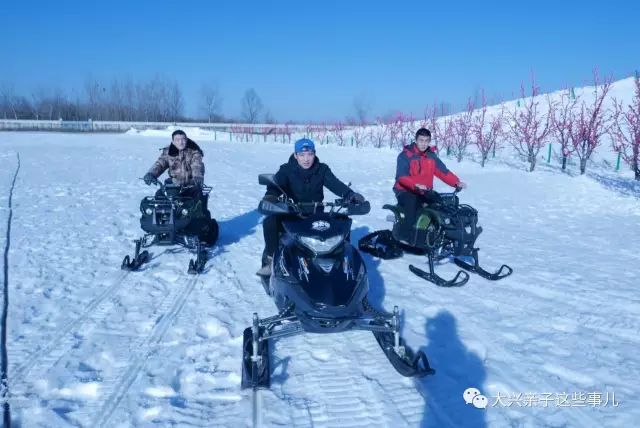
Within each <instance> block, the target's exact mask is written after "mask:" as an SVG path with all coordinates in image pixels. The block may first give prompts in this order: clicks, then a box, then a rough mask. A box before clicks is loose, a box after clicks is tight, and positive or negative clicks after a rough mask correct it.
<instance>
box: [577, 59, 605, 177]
mask: <svg viewBox="0 0 640 428" xmlns="http://www.w3.org/2000/svg"><path fill="white" fill-rule="evenodd" d="M593 80H594V88H593V103H592V104H590V105H587V104H586V103H585V102H584V101H583V102H582V104H581V107H580V113H579V114H577V115H576V117H575V120H574V125H575V131H574V132H572V133H571V136H572V144H573V151H574V152H575V153H576V154H577V155H578V158H579V159H580V174H584V173H585V171H586V169H587V161H588V160H589V158H590V157H591V155H592V154H593V152H594V150H595V149H596V148H597V147H598V146H599V145H600V143H601V137H602V136H603V135H604V134H605V133H607V132H608V131H609V129H608V128H609V118H608V117H607V116H606V114H605V111H604V109H603V108H602V103H603V101H604V99H605V98H606V96H607V93H608V92H609V89H610V88H611V82H612V80H613V79H612V78H610V77H608V78H605V79H604V82H603V83H602V85H601V84H600V81H599V78H598V73H597V71H594V72H593Z"/></svg>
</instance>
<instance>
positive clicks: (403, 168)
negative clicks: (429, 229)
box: [393, 128, 467, 245]
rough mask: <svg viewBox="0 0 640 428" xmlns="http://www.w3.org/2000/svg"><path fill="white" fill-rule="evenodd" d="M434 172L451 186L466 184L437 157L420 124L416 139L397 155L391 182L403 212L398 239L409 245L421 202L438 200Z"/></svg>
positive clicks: (433, 145) (414, 236) (429, 135)
mask: <svg viewBox="0 0 640 428" xmlns="http://www.w3.org/2000/svg"><path fill="white" fill-rule="evenodd" d="M434 176H436V177H438V178H439V179H440V180H442V181H443V182H444V183H446V184H448V185H449V186H451V187H455V188H460V189H464V188H465V187H467V185H466V184H465V183H464V182H462V181H460V179H459V178H458V177H457V176H456V175H455V174H454V173H453V172H452V171H449V170H448V169H447V167H446V166H445V164H444V163H443V162H442V160H440V158H439V157H438V154H437V152H436V147H435V144H433V143H432V142H431V131H429V130H428V129H426V128H420V129H418V131H417V132H416V141H415V143H413V144H411V145H409V146H406V147H405V148H404V149H403V150H402V152H401V153H400V154H399V155H398V160H397V164H396V183H395V185H394V186H393V192H394V193H395V195H396V198H397V199H398V205H399V206H400V207H401V208H402V211H403V213H404V216H405V217H404V221H403V222H402V225H399V228H398V233H399V238H400V239H399V240H401V241H405V242H407V243H409V244H410V245H415V240H416V237H417V233H416V227H415V226H416V213H417V211H418V209H419V208H420V206H421V205H422V203H424V202H426V203H433V202H438V201H440V195H438V193H436V192H435V191H434V190H433V178H434Z"/></svg>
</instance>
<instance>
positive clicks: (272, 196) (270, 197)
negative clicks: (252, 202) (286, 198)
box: [262, 195, 278, 204]
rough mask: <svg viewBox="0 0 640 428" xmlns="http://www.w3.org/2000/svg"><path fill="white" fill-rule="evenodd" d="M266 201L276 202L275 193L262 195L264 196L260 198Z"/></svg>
mask: <svg viewBox="0 0 640 428" xmlns="http://www.w3.org/2000/svg"><path fill="white" fill-rule="evenodd" d="M262 199H264V200H265V201H267V202H271V203H274V204H275V203H276V202H278V197H277V196H276V195H264V197H263V198H262Z"/></svg>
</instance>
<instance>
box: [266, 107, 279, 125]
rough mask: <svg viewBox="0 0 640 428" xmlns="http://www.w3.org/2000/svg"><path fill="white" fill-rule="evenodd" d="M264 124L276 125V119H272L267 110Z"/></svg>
mask: <svg viewBox="0 0 640 428" xmlns="http://www.w3.org/2000/svg"><path fill="white" fill-rule="evenodd" d="M264 123H270V124H272V123H276V118H275V117H273V114H271V112H270V111H269V110H267V111H266V113H265V114H264Z"/></svg>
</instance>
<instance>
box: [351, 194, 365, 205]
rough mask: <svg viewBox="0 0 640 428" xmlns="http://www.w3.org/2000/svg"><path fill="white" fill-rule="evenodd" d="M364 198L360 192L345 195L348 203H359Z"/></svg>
mask: <svg viewBox="0 0 640 428" xmlns="http://www.w3.org/2000/svg"><path fill="white" fill-rule="evenodd" d="M365 200H366V199H365V198H364V196H362V195H361V194H360V193H357V192H352V193H351V194H350V195H349V196H347V203H348V204H361V203H363V202H364V201H365Z"/></svg>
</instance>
